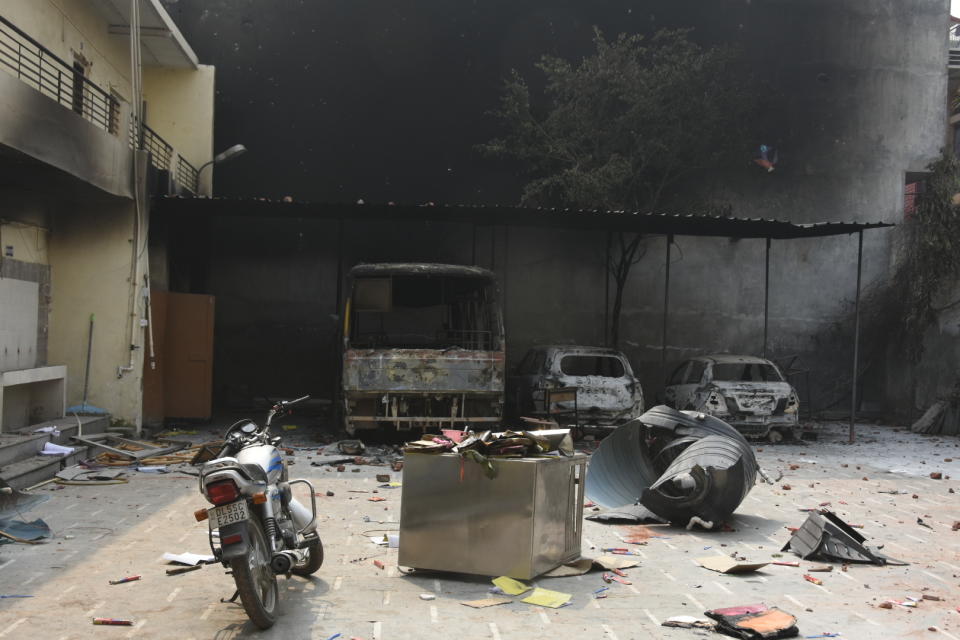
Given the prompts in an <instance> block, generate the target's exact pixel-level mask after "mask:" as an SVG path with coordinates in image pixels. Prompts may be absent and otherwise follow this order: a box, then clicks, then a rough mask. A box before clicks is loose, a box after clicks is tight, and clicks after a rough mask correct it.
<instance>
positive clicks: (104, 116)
mask: <svg viewBox="0 0 960 640" xmlns="http://www.w3.org/2000/svg"><path fill="white" fill-rule="evenodd" d="M0 66H3V67H5V68H6V70H7V72H9V73H11V74H12V75H15V76H16V77H17V78H19V79H20V80H21V81H23V82H24V83H26V84H28V85H30V86H32V87H33V88H34V89H36V90H37V91H39V92H40V93H42V94H44V95H45V96H48V97H50V98H52V99H54V100H56V101H57V102H59V103H60V104H62V105H63V106H65V107H67V108H68V109H72V110H73V111H75V112H76V113H78V114H79V115H81V116H83V118H84V119H85V120H87V121H89V122H91V123H93V124H94V125H96V126H97V127H99V128H101V129H103V130H104V131H106V132H108V133H113V134H116V133H117V127H118V125H119V118H120V103H119V102H118V101H117V99H116V98H114V97H113V96H112V95H110V94H109V93H108V92H106V91H104V90H103V89H101V88H100V87H98V86H97V85H95V84H94V83H93V82H91V81H90V80H88V79H87V78H85V77H84V76H83V73H82V72H81V71H80V70H79V69H74V68H73V67H72V66H71V65H69V64H67V63H66V62H65V61H64V60H63V59H62V58H60V57H59V56H57V55H56V54H55V53H53V52H52V51H50V50H49V49H47V48H46V47H44V46H43V45H42V44H40V43H39V42H37V41H36V40H34V39H33V38H31V37H30V36H28V35H27V34H26V33H24V32H23V31H21V30H20V29H18V28H17V27H16V26H15V25H13V24H12V23H11V22H10V21H9V20H7V19H6V18H4V17H3V16H0Z"/></svg>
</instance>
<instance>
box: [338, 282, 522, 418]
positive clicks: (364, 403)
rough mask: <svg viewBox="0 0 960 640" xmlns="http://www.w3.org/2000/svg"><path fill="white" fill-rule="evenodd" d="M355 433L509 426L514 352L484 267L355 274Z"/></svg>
mask: <svg viewBox="0 0 960 640" xmlns="http://www.w3.org/2000/svg"><path fill="white" fill-rule="evenodd" d="M348 292H349V293H348V296H347V300H346V306H345V309H344V314H343V318H344V323H343V363H342V388H341V392H342V394H343V397H342V399H343V410H344V427H345V428H346V430H347V433H350V434H354V433H356V432H357V431H361V430H368V429H376V428H382V427H388V428H393V429H397V430H413V429H416V430H425V429H433V430H437V429H440V428H451V429H452V428H471V429H474V430H476V431H483V430H485V429H489V428H491V427H494V426H496V425H497V424H499V423H500V420H501V414H502V410H503V382H504V375H503V374H504V363H505V351H504V349H505V346H504V335H503V317H502V305H501V302H500V295H499V288H498V285H497V279H496V276H495V275H494V274H493V273H492V272H491V271H488V270H486V269H481V268H480V267H472V266H463V265H446V264H406V263H385V264H362V265H357V266H355V267H353V268H352V269H351V270H350V273H349V275H348Z"/></svg>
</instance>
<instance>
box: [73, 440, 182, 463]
mask: <svg viewBox="0 0 960 640" xmlns="http://www.w3.org/2000/svg"><path fill="white" fill-rule="evenodd" d="M70 439H71V440H74V441H76V442H79V443H81V444H85V445H88V446H90V447H100V448H101V449H106V450H107V451H109V452H110V453H114V454H116V455H118V456H123V457H125V458H130V459H131V460H133V461H135V462H139V461H140V460H142V459H144V458H153V457H156V456H162V455H165V454H168V453H173V452H174V451H180V450H181V449H185V448H186V447H189V446H191V445H192V444H193V443H191V442H186V441H183V440H168V439H166V438H161V439H159V442H162V443H164V444H163V445H162V446H157V445H155V444H150V443H149V442H143V441H142V440H129V439H127V438H121V437H120V436H116V435H113V434H111V433H95V434H92V435H88V436H79V435H78V436H73V437H72V438H70ZM123 445H126V446H128V447H131V448H130V449H121V448H119V447H120V446H123Z"/></svg>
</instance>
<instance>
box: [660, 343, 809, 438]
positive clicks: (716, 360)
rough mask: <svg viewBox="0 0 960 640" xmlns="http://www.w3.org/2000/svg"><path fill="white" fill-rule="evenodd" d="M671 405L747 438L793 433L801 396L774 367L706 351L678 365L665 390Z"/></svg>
mask: <svg viewBox="0 0 960 640" xmlns="http://www.w3.org/2000/svg"><path fill="white" fill-rule="evenodd" d="M664 398H665V400H666V403H667V404H668V405H670V406H671V407H673V408H674V409H681V410H682V409H688V410H694V411H701V412H703V413H706V414H709V415H712V416H716V417H717V418H720V419H721V420H723V421H724V422H727V423H729V424H730V425H731V426H733V427H734V428H736V429H737V430H738V431H740V432H741V433H743V434H744V435H745V436H747V437H754V438H767V439H769V440H771V441H772V442H778V441H780V440H782V439H784V438H795V437H797V435H798V434H797V416H798V414H799V410H800V400H799V398H798V397H797V391H796V389H794V388H793V386H792V385H791V384H790V383H789V382H787V381H786V380H785V379H784V377H783V374H782V373H781V372H780V369H778V368H777V365H775V364H774V363H772V362H770V361H769V360H765V359H764V358H757V357H754V356H736V355H710V356H701V357H697V358H691V359H690V360H687V361H686V362H683V363H682V364H681V365H680V366H679V367H677V368H676V369H675V370H674V372H673V374H672V375H671V376H670V379H669V380H668V381H667V387H666V389H665V391H664Z"/></svg>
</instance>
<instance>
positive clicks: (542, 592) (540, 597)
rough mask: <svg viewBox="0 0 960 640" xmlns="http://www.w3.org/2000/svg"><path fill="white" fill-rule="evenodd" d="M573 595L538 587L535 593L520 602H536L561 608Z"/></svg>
mask: <svg viewBox="0 0 960 640" xmlns="http://www.w3.org/2000/svg"><path fill="white" fill-rule="evenodd" d="M572 597H573V596H572V595H570V594H569V593H560V592H559V591H551V590H550V589H541V588H540V587H537V588H536V589H534V590H533V593H531V594H530V595H529V596H527V597H526V598H524V599H523V600H521V601H520V602H526V603H527V604H535V605H537V606H540V607H549V608H551V609H559V608H560V607H562V606H563V605H565V604H567V603H568V602H570V598H572Z"/></svg>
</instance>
